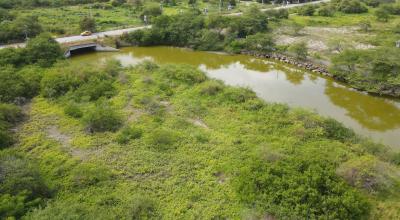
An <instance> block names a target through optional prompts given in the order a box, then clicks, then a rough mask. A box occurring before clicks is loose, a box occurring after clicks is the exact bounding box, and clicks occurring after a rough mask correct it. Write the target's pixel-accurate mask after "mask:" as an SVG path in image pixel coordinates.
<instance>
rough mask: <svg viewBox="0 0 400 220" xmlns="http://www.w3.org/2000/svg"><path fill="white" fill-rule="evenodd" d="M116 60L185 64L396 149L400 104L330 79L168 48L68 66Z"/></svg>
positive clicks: (85, 58) (268, 63)
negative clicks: (332, 120)
mask: <svg viewBox="0 0 400 220" xmlns="http://www.w3.org/2000/svg"><path fill="white" fill-rule="evenodd" d="M108 58H114V59H118V60H119V61H120V62H121V63H122V64H123V65H125V66H127V65H134V64H137V63H139V62H141V61H143V60H152V61H154V62H156V63H159V64H163V63H185V64H190V65H193V66H195V67H199V68H200V69H202V70H203V71H205V72H206V73H207V74H208V76H210V77H213V78H217V79H220V80H223V81H224V82H225V83H226V84H228V85H235V86H245V87H249V88H251V89H252V90H253V91H255V92H256V93H257V94H258V96H259V97H261V98H262V99H264V100H266V101H268V102H279V103H286V104H288V105H290V106H295V107H303V108H307V109H311V110H314V111H316V112H318V113H319V114H321V115H324V116H329V117H332V118H335V119H336V120H338V121H340V122H342V123H344V124H345V125H346V126H347V127H350V128H353V129H354V130H355V131H356V132H357V133H359V134H361V135H364V136H368V137H371V138H373V139H374V140H376V141H378V142H382V143H385V144H387V145H389V146H391V147H393V148H398V149H400V101H399V100H393V99H388V98H382V97H376V96H371V95H368V94H366V93H362V92H358V91H355V90H354V89H351V88H349V87H346V86H344V85H342V84H340V83H337V82H335V81H334V80H332V79H330V78H326V77H322V76H320V75H316V74H313V73H310V72H307V71H305V70H302V69H297V68H295V67H293V66H290V65H287V64H282V63H279V62H276V61H272V60H268V59H259V58H254V57H251V56H244V55H226V54H220V53H211V52H197V51H191V50H187V49H181V48H172V47H131V48H123V49H122V50H121V51H120V52H115V53H114V52H113V53H89V54H82V55H77V56H74V57H73V58H72V60H71V62H101V61H103V60H105V59H108Z"/></svg>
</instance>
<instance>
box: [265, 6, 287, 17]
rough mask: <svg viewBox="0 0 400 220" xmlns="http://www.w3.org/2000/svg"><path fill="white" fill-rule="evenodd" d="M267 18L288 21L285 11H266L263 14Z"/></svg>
mask: <svg viewBox="0 0 400 220" xmlns="http://www.w3.org/2000/svg"><path fill="white" fill-rule="evenodd" d="M265 13H266V15H267V16H268V17H269V18H275V19H288V18H289V11H288V10H287V9H284V8H282V9H278V10H268V11H266V12H265Z"/></svg>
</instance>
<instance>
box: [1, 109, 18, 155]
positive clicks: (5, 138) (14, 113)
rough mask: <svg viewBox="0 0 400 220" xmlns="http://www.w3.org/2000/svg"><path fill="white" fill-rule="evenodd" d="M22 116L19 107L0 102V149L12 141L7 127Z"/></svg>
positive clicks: (9, 144)
mask: <svg viewBox="0 0 400 220" xmlns="http://www.w3.org/2000/svg"><path fill="white" fill-rule="evenodd" d="M22 118H23V114H22V111H21V109H20V108H19V107H17V106H15V105H11V104H2V103H0V150H1V149H3V148H6V147H9V146H11V145H12V144H13V143H14V139H13V137H12V133H11V132H10V131H9V129H10V128H11V127H12V126H13V125H15V124H16V123H17V122H19V121H21V120H22Z"/></svg>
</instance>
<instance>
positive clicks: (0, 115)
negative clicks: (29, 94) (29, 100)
mask: <svg viewBox="0 0 400 220" xmlns="http://www.w3.org/2000/svg"><path fill="white" fill-rule="evenodd" d="M22 118H23V113H22V110H21V108H20V107H18V106H15V105H11V104H4V103H0V120H1V121H6V122H7V123H10V124H15V123H17V122H19V121H21V120H22Z"/></svg>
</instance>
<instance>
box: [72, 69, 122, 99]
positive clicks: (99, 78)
mask: <svg viewBox="0 0 400 220" xmlns="http://www.w3.org/2000/svg"><path fill="white" fill-rule="evenodd" d="M115 94H116V89H115V87H114V85H113V79H111V78H109V77H108V76H107V75H105V74H101V73H99V74H95V75H93V76H90V77H89V78H88V79H87V80H86V81H84V83H82V85H81V86H80V87H79V88H78V89H77V90H76V91H75V93H74V96H76V97H79V98H78V99H88V100H89V101H96V100H97V99H99V98H100V97H106V98H110V97H112V96H113V95H115Z"/></svg>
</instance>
